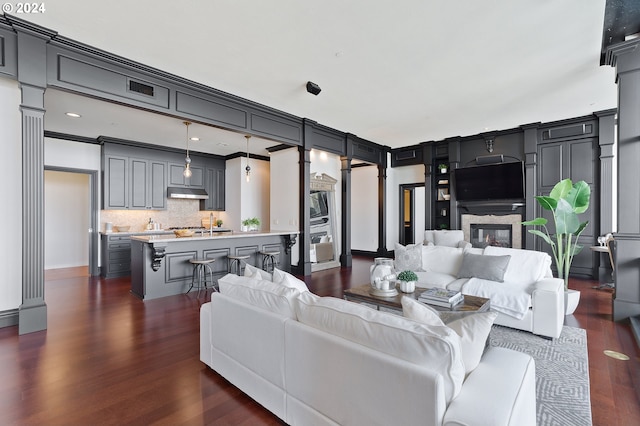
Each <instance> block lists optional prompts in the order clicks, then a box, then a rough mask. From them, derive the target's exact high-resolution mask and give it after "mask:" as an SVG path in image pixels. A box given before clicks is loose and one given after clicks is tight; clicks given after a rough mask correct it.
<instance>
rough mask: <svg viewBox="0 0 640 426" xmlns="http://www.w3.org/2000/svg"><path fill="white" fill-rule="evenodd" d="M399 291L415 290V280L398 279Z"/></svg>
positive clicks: (409, 291) (411, 291)
mask: <svg viewBox="0 0 640 426" xmlns="http://www.w3.org/2000/svg"><path fill="white" fill-rule="evenodd" d="M400 291H401V292H403V293H413V292H414V291H416V282H415V281H400Z"/></svg>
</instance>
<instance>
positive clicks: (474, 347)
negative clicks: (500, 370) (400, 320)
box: [401, 296, 498, 374]
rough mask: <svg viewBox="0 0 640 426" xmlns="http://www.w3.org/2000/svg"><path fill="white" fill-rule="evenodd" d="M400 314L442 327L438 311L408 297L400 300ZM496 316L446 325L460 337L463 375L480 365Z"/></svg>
mask: <svg viewBox="0 0 640 426" xmlns="http://www.w3.org/2000/svg"><path fill="white" fill-rule="evenodd" d="M401 302H402V314H403V315H404V316H405V317H406V318H409V319H412V320H414V321H417V322H420V323H422V324H425V325H428V326H434V325H443V324H444V323H443V322H442V320H441V319H440V315H439V313H438V311H436V310H434V309H433V308H431V307H429V306H427V305H426V304H424V303H420V302H418V301H417V300H413V299H411V298H410V297H406V296H405V297H403V298H402V301H401ZM497 316H498V313H497V312H480V313H474V314H470V315H467V316H464V317H462V318H460V319H456V320H455V321H452V322H450V323H448V324H446V327H449V328H450V329H452V330H453V331H455V332H456V334H457V335H458V336H460V347H461V349H462V361H463V363H464V370H465V374H469V373H471V372H472V371H473V370H474V369H475V368H476V367H477V366H478V364H479V363H480V359H481V358H482V354H483V353H484V350H485V347H486V342H487V338H488V337H489V332H491V326H492V325H493V322H494V321H495V319H496V317H497Z"/></svg>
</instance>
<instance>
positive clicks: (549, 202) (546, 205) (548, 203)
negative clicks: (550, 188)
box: [536, 196, 558, 210]
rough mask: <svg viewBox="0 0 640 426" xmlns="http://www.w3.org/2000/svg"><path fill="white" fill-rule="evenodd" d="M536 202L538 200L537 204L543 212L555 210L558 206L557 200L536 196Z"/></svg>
mask: <svg viewBox="0 0 640 426" xmlns="http://www.w3.org/2000/svg"><path fill="white" fill-rule="evenodd" d="M536 200H538V204H540V207H542V208H543V209H545V210H553V209H555V208H556V205H557V204H558V200H556V199H555V198H551V197H545V196H537V197H536Z"/></svg>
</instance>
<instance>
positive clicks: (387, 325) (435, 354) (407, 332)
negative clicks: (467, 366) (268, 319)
mask: <svg viewBox="0 0 640 426" xmlns="http://www.w3.org/2000/svg"><path fill="white" fill-rule="evenodd" d="M296 302H297V303H296V305H295V306H296V313H297V314H298V321H300V322H301V323H304V324H307V325H309V326H311V327H314V328H317V329H319V330H323V331H325V332H327V333H331V334H333V335H336V336H339V337H342V338H344V339H347V340H350V341H352V342H355V343H358V344H361V345H363V346H367V347H369V348H371V349H374V350H377V351H380V352H382V353H385V354H388V355H391V356H394V357H397V358H400V359H403V360H405V361H407V362H410V363H413V364H416V365H420V366H422V367H424V368H427V369H429V370H431V371H435V372H438V373H439V374H441V375H442V377H443V379H444V388H445V398H446V400H447V403H448V402H449V401H451V399H452V398H454V397H455V396H456V395H457V394H458V392H460V389H461V387H462V382H463V381H464V375H465V373H464V364H463V361H462V353H461V349H460V337H459V336H458V335H457V334H456V332H455V331H453V330H452V329H450V328H448V327H446V326H427V325H425V324H421V323H419V322H417V321H412V320H409V319H406V318H403V317H401V316H398V315H394V314H390V313H387V312H380V311H376V310H374V309H371V308H369V307H366V306H362V305H360V304H357V303H352V302H348V301H346V300H342V299H338V298H335V297H321V298H314V297H311V296H308V295H307V294H305V293H303V294H301V295H300V296H299V297H298V298H297V299H296Z"/></svg>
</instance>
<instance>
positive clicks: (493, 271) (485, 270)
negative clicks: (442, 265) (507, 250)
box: [458, 253, 511, 283]
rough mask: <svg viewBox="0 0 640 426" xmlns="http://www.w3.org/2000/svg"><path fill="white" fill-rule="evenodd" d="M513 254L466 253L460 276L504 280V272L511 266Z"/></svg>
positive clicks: (459, 272)
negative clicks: (486, 254) (510, 261)
mask: <svg viewBox="0 0 640 426" xmlns="http://www.w3.org/2000/svg"><path fill="white" fill-rule="evenodd" d="M509 260H511V256H509V255H507V256H485V255H481V254H471V253H465V254H464V258H463V259H462V265H461V266H460V270H459V271H458V278H481V279H483V280H489V281H497V282H499V283H501V282H504V273H505V272H506V271H507V266H509Z"/></svg>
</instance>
